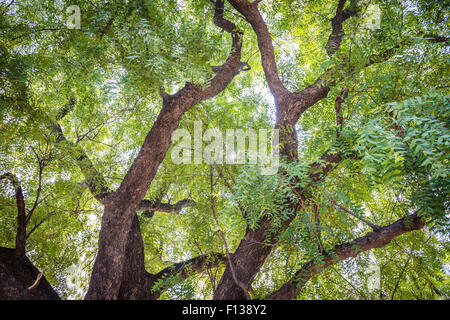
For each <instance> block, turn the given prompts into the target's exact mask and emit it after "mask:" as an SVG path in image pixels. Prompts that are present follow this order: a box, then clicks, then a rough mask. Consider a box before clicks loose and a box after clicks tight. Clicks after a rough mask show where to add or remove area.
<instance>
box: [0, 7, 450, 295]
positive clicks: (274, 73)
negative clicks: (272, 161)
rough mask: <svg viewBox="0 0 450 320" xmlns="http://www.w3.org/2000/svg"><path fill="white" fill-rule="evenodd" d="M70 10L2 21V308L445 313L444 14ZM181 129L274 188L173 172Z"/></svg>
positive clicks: (206, 172) (246, 178) (9, 15)
mask: <svg viewBox="0 0 450 320" xmlns="http://www.w3.org/2000/svg"><path fill="white" fill-rule="evenodd" d="M68 7H69V3H65V2H62V3H58V4H54V3H53V1H43V0H41V1H33V0H29V1H22V2H18V3H16V2H15V1H11V2H9V3H5V4H2V7H1V9H0V12H1V15H2V19H1V21H2V22H1V26H0V32H1V39H2V41H1V43H0V49H1V60H0V64H1V68H0V70H1V75H0V81H1V84H2V86H1V88H2V89H1V90H0V95H1V111H0V115H1V119H2V126H1V127H0V134H1V135H2V142H3V143H2V144H1V148H2V149H1V152H0V155H1V159H2V161H1V168H0V172H1V180H2V181H4V183H3V184H2V185H1V188H2V197H1V198H0V201H1V202H0V203H1V208H2V215H1V217H0V219H2V226H3V229H2V232H1V236H2V239H1V240H2V241H3V242H4V243H5V247H2V248H0V276H1V279H2V281H1V285H0V297H2V298H6V299H58V298H60V297H64V298H67V297H69V298H81V297H84V298H85V299H158V298H165V299H170V298H172V299H183V298H195V297H206V298H214V299H253V298H265V299H295V298H317V297H318V298H332V299H333V298H335V299H336V298H343V297H346V298H349V297H350V298H355V299H359V298H364V299H367V298H391V299H394V298H445V297H448V292H449V287H448V280H447V278H446V277H447V273H448V258H449V247H448V241H447V239H448V236H449V234H448V232H449V229H448V185H449V183H448V182H449V175H448V153H449V142H448V141H449V139H448V138H450V132H449V129H448V125H449V95H448V86H445V85H442V82H443V83H444V84H445V83H446V81H445V80H446V79H448V74H447V73H446V72H445V70H446V68H447V67H448V59H447V57H446V55H447V51H448V38H446V36H445V34H446V32H448V23H447V22H448V13H447V11H446V10H445V6H444V5H441V4H440V3H439V2H435V3H432V4H430V3H428V2H426V1H404V2H402V1H394V2H392V1H362V0H361V1H349V2H348V1H345V0H338V1H332V2H329V1H293V0H292V1H291V0H289V1H282V2H279V1H258V0H256V1H253V2H249V1H247V0H239V1H237V0H236V1H234V0H229V1H227V2H226V3H225V1H223V0H217V1H144V0H134V1H128V2H123V1H80V2H79V3H78V4H77V8H79V9H80V10H79V12H80V16H79V17H75V19H79V22H80V25H79V27H80V28H79V29H78V28H77V26H76V25H74V24H72V23H68V24H67V25H66V24H65V22H66V21H72V20H73V19H74V16H73V14H75V15H76V14H77V10H75V11H71V10H67V11H66V9H67V8H68ZM373 8H378V9H379V12H381V13H382V17H381V23H380V24H379V25H376V18H378V17H373V16H371V15H370V12H374V11H373V10H372V9H373ZM371 10H372V11H371ZM74 12H75V13H74ZM375 12H377V11H376V10H375ZM74 26H75V28H73V27H74ZM442 80H444V81H442ZM267 87H268V89H269V90H268V91H267V90H266V88H267ZM198 120H201V121H202V124H203V126H204V127H206V128H217V127H219V128H221V129H232V128H233V129H234V128H241V129H269V128H275V129H277V130H278V132H279V146H278V147H279V154H280V168H279V170H278V173H277V174H273V175H262V174H261V173H260V172H259V171H258V167H257V166H256V165H254V164H246V165H240V166H238V165H229V164H222V163H221V162H220V163H216V164H214V163H210V164H207V163H204V162H202V163H194V164H184V165H183V164H181V165H180V164H176V163H174V162H173V161H172V159H171V157H170V154H171V150H172V149H171V148H173V143H172V136H173V134H174V133H175V131H176V130H177V129H179V128H183V129H186V130H187V132H190V131H192V130H191V129H192V127H193V125H194V126H195V124H197V123H198ZM201 129H203V127H202V128H201ZM204 140H207V139H205V138H204ZM207 142H208V141H203V142H200V143H203V144H204V145H207ZM249 143H250V142H249ZM247 156H250V155H247ZM8 183H9V184H8ZM11 186H12V188H11ZM13 198H15V200H16V201H15V203H14V202H13V200H12V199H13ZM14 220H16V223H14ZM100 221H101V223H100ZM13 239H15V240H14V241H13ZM12 247H13V248H14V249H12ZM349 258H352V259H349ZM174 261H182V262H174ZM370 266H372V267H373V266H374V267H375V270H376V271H377V272H378V274H377V277H376V284H375V285H373V284H369V281H368V280H370V279H372V278H373V277H372V276H373V275H372V274H370V272H368V270H370V268H369V267H370ZM446 268H447V271H446ZM446 272H447V273H446ZM71 279H72V280H73V281H72V282H71V281H70V280H71ZM374 288H375V289H374Z"/></svg>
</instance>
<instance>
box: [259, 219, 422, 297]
mask: <svg viewBox="0 0 450 320" xmlns="http://www.w3.org/2000/svg"><path fill="white" fill-rule="evenodd" d="M424 225H425V224H424V222H423V221H422V219H421V218H420V217H419V216H418V215H417V213H415V214H412V215H410V216H406V217H404V218H402V219H400V220H397V221H396V222H394V223H392V224H390V225H388V226H385V227H381V228H380V229H379V231H375V232H369V233H368V234H366V235H365V236H363V237H359V238H357V239H355V240H353V241H351V242H348V243H344V244H341V245H337V246H335V247H334V250H333V251H332V252H330V253H328V254H325V255H324V256H323V263H322V264H317V263H316V262H314V261H310V262H308V263H306V264H305V265H304V266H303V267H302V268H300V269H299V270H298V271H297V272H296V273H295V275H294V276H293V277H292V279H291V280H290V281H288V282H286V283H285V284H284V285H283V286H282V287H281V288H280V289H278V290H277V291H275V292H273V293H272V294H270V295H269V296H267V298H266V299H267V300H289V299H294V298H295V297H296V296H297V295H298V294H299V293H300V290H301V288H302V287H303V286H304V285H305V284H306V282H307V281H308V280H309V279H310V278H311V277H313V276H314V275H316V274H317V273H319V272H320V271H321V270H323V269H325V268H327V267H329V266H331V265H333V264H336V263H338V262H339V261H342V260H345V259H347V258H350V257H356V256H357V255H358V254H360V253H361V252H364V251H367V250H371V249H375V248H381V247H383V246H385V245H387V244H388V243H389V242H390V241H391V240H392V239H394V238H396V237H398V236H400V235H402V234H404V233H406V232H410V231H414V230H420V229H422V228H423V227H424Z"/></svg>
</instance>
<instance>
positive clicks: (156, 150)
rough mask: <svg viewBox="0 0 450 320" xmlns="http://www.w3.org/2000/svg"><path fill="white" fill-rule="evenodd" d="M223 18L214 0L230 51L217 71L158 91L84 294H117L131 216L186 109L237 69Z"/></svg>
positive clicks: (108, 215)
mask: <svg viewBox="0 0 450 320" xmlns="http://www.w3.org/2000/svg"><path fill="white" fill-rule="evenodd" d="M224 21H226V20H225V19H224V18H223V1H217V2H216V4H215V17H214V22H215V23H216V24H217V25H218V26H219V27H220V28H222V29H223V30H224V31H227V32H229V33H231V36H232V52H231V54H230V56H229V57H228V59H227V61H226V62H225V63H224V65H223V66H222V67H221V70H220V72H218V73H217V74H216V75H215V77H214V78H213V79H212V80H211V81H210V84H209V85H208V86H207V87H206V88H204V89H202V88H201V87H200V86H198V85H194V84H191V83H187V84H186V85H185V86H184V88H182V89H181V90H180V91H179V92H178V93H176V94H174V95H168V94H166V93H162V98H163V105H162V109H161V112H160V114H159V116H158V118H157V119H156V121H155V123H154V125H153V127H152V128H151V130H150V132H149V133H148V135H147V137H146V138H145V141H144V143H143V145H142V147H141V149H140V151H139V153H138V155H137V157H136V158H135V160H134V162H133V164H132V165H131V167H130V169H129V170H128V172H127V174H126V175H125V178H124V179H123V181H122V183H121V184H120V186H119V188H118V190H117V191H116V192H115V193H114V194H112V195H109V196H107V197H106V199H105V208H104V213H103V216H102V224H101V229H100V235H99V243H98V254H97V258H96V260H95V264H94V268H93V271H92V276H91V281H90V285H89V289H88V292H87V294H86V297H85V298H86V299H117V298H118V293H119V290H120V285H121V282H122V272H123V268H124V262H125V256H126V245H127V239H128V234H129V232H130V230H131V225H132V221H133V216H134V214H135V212H136V210H137V208H138V205H139V203H140V202H141V200H142V199H143V197H144V195H145V193H146V192H147V190H148V188H149V187H150V184H151V182H152V180H153V178H154V176H155V174H156V172H157V170H158V167H159V165H160V164H161V162H162V160H163V159H164V156H165V154H166V152H167V150H168V149H169V146H170V142H171V136H172V133H173V132H174V131H175V130H176V129H177V128H178V125H179V122H180V120H181V117H182V116H183V114H184V113H185V112H186V111H188V110H189V109H190V108H191V107H193V106H194V105H195V104H197V103H198V102H200V101H202V100H205V99H209V98H211V97H213V96H215V95H217V94H218V93H220V92H221V91H223V90H224V89H225V88H226V87H227V86H228V84H229V83H230V82H231V81H232V79H233V78H234V77H235V76H236V75H237V74H238V73H239V72H240V71H241V68H242V64H241V60H240V59H241V49H242V42H241V36H240V33H239V32H238V31H237V29H236V27H235V26H234V25H233V24H232V25H231V26H232V27H233V28H232V30H230V29H228V28H229V26H230V24H231V22H227V23H225V22H224ZM230 31H231V32H230Z"/></svg>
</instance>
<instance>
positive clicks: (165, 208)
mask: <svg viewBox="0 0 450 320" xmlns="http://www.w3.org/2000/svg"><path fill="white" fill-rule="evenodd" d="M194 205H195V201H193V200H191V199H182V200H180V201H178V202H176V203H175V204H170V203H161V202H154V201H150V200H145V199H144V200H142V201H141V202H140V203H139V205H138V207H137V210H138V211H140V210H142V211H158V212H167V213H179V212H180V211H181V210H182V209H183V208H187V207H191V206H194Z"/></svg>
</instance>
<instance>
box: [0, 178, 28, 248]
mask: <svg viewBox="0 0 450 320" xmlns="http://www.w3.org/2000/svg"><path fill="white" fill-rule="evenodd" d="M2 179H8V180H9V181H10V182H11V183H12V185H13V187H14V193H15V198H16V205H17V233H16V250H15V253H16V255H17V256H18V257H24V256H25V244H26V233H27V225H26V215H25V200H24V197H23V192H22V187H21V186H20V183H19V181H18V180H17V177H16V176H15V175H14V174H12V173H9V172H7V173H4V174H2V175H1V176H0V180H2Z"/></svg>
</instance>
